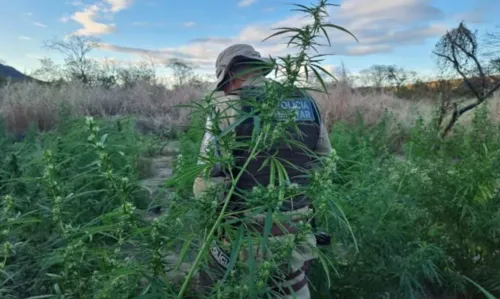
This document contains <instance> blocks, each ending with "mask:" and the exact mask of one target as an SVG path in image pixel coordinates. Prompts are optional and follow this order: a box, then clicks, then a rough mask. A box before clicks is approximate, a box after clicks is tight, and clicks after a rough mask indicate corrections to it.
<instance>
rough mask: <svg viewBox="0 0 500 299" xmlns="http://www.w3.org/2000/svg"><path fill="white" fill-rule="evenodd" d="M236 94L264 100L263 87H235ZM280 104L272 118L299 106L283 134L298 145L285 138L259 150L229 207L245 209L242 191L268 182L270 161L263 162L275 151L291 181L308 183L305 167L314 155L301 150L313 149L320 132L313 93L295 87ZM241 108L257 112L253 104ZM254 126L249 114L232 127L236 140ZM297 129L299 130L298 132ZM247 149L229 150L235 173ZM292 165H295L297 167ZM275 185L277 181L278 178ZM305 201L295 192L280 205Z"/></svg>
mask: <svg viewBox="0 0 500 299" xmlns="http://www.w3.org/2000/svg"><path fill="white" fill-rule="evenodd" d="M235 94H237V95H238V96H239V97H240V99H241V100H242V101H243V103H245V101H246V100H248V99H249V98H250V99H252V100H253V99H255V100H256V101H260V102H261V101H263V100H264V98H263V96H262V95H263V89H262V88H261V87H245V88H242V89H239V90H237V91H236V93H235ZM280 106H281V107H282V108H283V109H284V110H281V109H278V110H279V111H278V112H277V113H276V114H275V115H274V117H275V120H274V121H276V122H279V121H280V117H281V116H282V113H283V111H285V110H288V109H293V108H294V107H295V108H297V109H298V111H297V112H298V115H297V118H296V120H295V122H296V124H297V126H295V127H293V128H289V129H288V132H290V133H289V134H286V136H287V137H286V139H285V140H293V141H295V142H299V143H300V144H301V146H297V145H296V144H294V143H290V142H286V141H279V142H276V143H275V144H273V145H272V147H271V148H270V150H268V151H267V152H265V153H259V154H258V155H257V158H256V159H254V160H252V161H250V163H249V165H248V166H247V168H246V170H245V171H244V172H243V174H242V176H241V178H240V179H239V181H238V183H237V185H236V193H237V194H235V195H233V196H232V198H231V202H230V205H229V209H230V210H233V211H234V210H242V209H243V210H244V209H247V208H248V206H246V205H245V200H244V197H245V195H244V194H245V193H246V192H249V191H251V189H252V188H253V187H254V186H259V185H263V186H267V185H268V184H269V182H270V172H271V168H270V165H264V166H263V163H264V161H265V160H266V158H267V157H269V155H275V157H277V158H278V159H279V160H280V162H281V164H282V165H283V166H284V168H285V169H286V172H287V174H288V177H289V179H290V182H291V183H296V184H298V185H299V186H307V185H308V183H309V182H310V179H309V177H308V176H307V175H306V174H307V173H306V172H305V171H307V170H310V169H311V166H312V164H313V163H314V162H315V161H314V158H312V157H311V153H310V152H309V153H308V152H307V151H305V150H304V147H305V148H307V149H308V150H309V151H314V150H315V149H316V144H317V142H318V139H319V135H320V122H321V120H320V113H319V111H318V108H317V105H316V103H315V101H314V99H313V98H312V97H310V96H309V95H307V94H306V93H304V92H302V91H300V90H299V89H297V90H296V91H295V93H293V94H291V95H290V96H288V97H286V98H285V99H284V100H283V101H282V102H281V103H280ZM241 109H242V111H243V112H244V113H249V114H251V115H256V114H257V113H256V112H254V111H253V109H252V107H251V106H248V105H243V106H242V107H241ZM254 126H255V123H254V118H253V117H248V118H247V119H246V120H244V121H243V122H242V123H240V124H239V125H238V126H237V127H236V128H235V133H236V140H237V141H238V142H245V141H249V140H250V139H251V136H252V133H253V130H254ZM298 131H299V132H300V133H297V132H298ZM250 150H251V149H248V148H245V149H236V150H233V152H232V154H233V157H234V159H235V167H234V168H233V170H232V172H233V174H234V175H235V176H236V175H237V174H238V173H239V172H240V170H241V168H242V167H243V165H244V164H245V161H246V160H247V158H248V156H249V155H250ZM292 165H295V166H298V168H299V169H298V168H297V167H293V166H292ZM304 170H305V171H304ZM275 185H276V186H277V185H278V182H277V181H276V183H275ZM240 194H241V196H240ZM308 205H309V200H308V199H307V198H306V197H305V196H298V197H297V198H292V199H289V200H286V201H285V202H284V203H283V205H282V206H281V207H280V210H282V211H291V210H297V209H300V208H303V207H305V206H308Z"/></svg>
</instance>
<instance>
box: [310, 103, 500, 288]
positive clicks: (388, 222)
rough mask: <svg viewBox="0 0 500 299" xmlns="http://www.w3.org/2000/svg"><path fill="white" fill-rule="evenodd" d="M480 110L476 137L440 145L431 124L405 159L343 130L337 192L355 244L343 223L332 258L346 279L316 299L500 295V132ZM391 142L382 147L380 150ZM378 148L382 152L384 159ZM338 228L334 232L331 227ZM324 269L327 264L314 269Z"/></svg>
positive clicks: (417, 134) (338, 138)
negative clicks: (499, 225)
mask: <svg viewBox="0 0 500 299" xmlns="http://www.w3.org/2000/svg"><path fill="white" fill-rule="evenodd" d="M486 109H487V107H484V108H483V109H481V110H478V111H477V113H476V115H475V117H474V119H473V121H472V126H470V127H469V128H461V129H460V130H458V131H457V132H456V133H455V134H454V135H453V136H451V137H450V138H449V139H447V140H444V141H443V140H441V139H439V138H438V137H436V136H438V135H437V134H438V132H436V130H435V128H434V127H433V123H432V122H429V123H423V122H421V123H419V124H417V125H416V126H415V127H414V128H413V131H412V132H411V136H410V141H408V142H407V143H406V144H405V149H406V153H405V156H404V157H400V158H398V157H396V156H385V155H382V154H383V153H384V150H381V149H380V148H379V145H378V144H380V143H378V142H374V141H372V140H375V139H376V138H373V139H371V140H370V139H366V138H363V137H367V136H375V135H376V134H375V133H376V132H379V133H378V134H379V136H383V134H380V131H384V130H386V129H385V127H384V125H383V124H382V123H381V124H380V125H379V126H377V127H376V128H375V129H374V130H373V131H372V132H370V133H369V134H366V135H364V134H362V133H360V131H361V129H359V128H358V127H354V128H349V127H347V126H345V125H343V124H336V125H335V126H334V127H333V128H332V135H331V139H332V143H333V144H334V146H335V147H336V149H337V151H338V152H339V156H340V160H339V161H338V165H339V171H338V178H337V179H336V180H335V181H336V183H337V189H336V192H334V193H332V195H331V196H332V197H334V198H335V202H337V203H338V204H339V205H340V206H341V208H342V210H343V211H344V213H345V215H346V217H347V219H348V221H349V224H350V227H351V228H352V231H353V233H354V236H355V237H356V240H357V248H356V247H354V246H353V243H352V241H351V232H350V231H346V230H345V229H342V226H337V225H336V223H334V222H333V223H322V225H323V226H324V227H325V229H328V230H329V231H334V232H335V234H334V235H335V239H336V240H335V241H336V242H335V244H334V245H333V246H332V247H331V248H328V249H324V250H323V251H324V252H325V254H326V256H328V257H329V258H330V259H331V260H332V261H333V264H334V267H335V270H336V271H337V273H338V277H336V279H335V283H334V284H333V286H332V288H330V289H326V288H325V287H324V286H321V285H320V282H321V281H324V279H325V278H324V277H323V275H321V274H320V273H321V272H318V270H317V269H316V270H315V271H313V275H312V281H313V284H314V285H315V286H316V287H317V290H316V293H315V296H317V297H313V298H382V297H384V298H386V296H389V297H390V298H433V297H440V296H449V297H451V298H462V297H463V298H477V296H481V295H485V294H487V292H489V293H490V296H491V297H489V298H493V295H495V296H498V295H499V294H500V288H499V284H498V281H499V276H498V271H497V269H498V267H499V266H500V259H499V257H498V248H499V247H498V246H499V243H498V242H499V239H498V227H497V225H496V223H498V220H499V218H498V217H499V215H500V205H499V204H500V200H499V199H500V198H499V193H498V190H499V189H498V186H499V185H498V182H499V181H498V177H499V174H500V173H499V171H498V161H499V160H498V153H499V150H500V142H499V141H498V140H500V139H499V137H500V136H498V134H499V133H498V132H499V130H498V124H494V123H493V122H491V120H489V119H488V117H487V116H488V114H487V113H486V112H487V110H486ZM382 142H383V141H382ZM377 149H378V150H377ZM332 224H333V225H332ZM316 267H319V265H316Z"/></svg>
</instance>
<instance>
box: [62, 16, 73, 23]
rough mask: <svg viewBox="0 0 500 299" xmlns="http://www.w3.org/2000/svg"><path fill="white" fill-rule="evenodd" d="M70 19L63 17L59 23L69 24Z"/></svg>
mask: <svg viewBox="0 0 500 299" xmlns="http://www.w3.org/2000/svg"><path fill="white" fill-rule="evenodd" d="M70 19H71V18H70V17H68V16H63V17H60V18H59V22H61V23H67V22H69V20H70Z"/></svg>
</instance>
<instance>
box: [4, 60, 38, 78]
mask: <svg viewBox="0 0 500 299" xmlns="http://www.w3.org/2000/svg"><path fill="white" fill-rule="evenodd" d="M1 77H3V78H10V79H11V80H13V81H23V80H36V79H34V78H32V77H30V76H27V75H25V74H23V73H21V72H20V71H18V70H16V69H15V68H13V67H11V66H8V65H5V64H1V63H0V78H1Z"/></svg>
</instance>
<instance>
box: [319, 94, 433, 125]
mask: <svg viewBox="0 0 500 299" xmlns="http://www.w3.org/2000/svg"><path fill="white" fill-rule="evenodd" d="M312 96H313V97H314V98H315V99H316V100H317V101H318V104H319V105H320V107H321V110H322V111H321V112H322V114H323V117H324V119H325V122H326V124H327V126H328V127H331V126H332V125H333V124H334V123H335V122H338V121H344V122H346V123H348V124H354V123H355V122H357V121H358V119H359V117H361V118H362V119H363V122H364V124H365V125H366V126H370V127H371V126H373V125H375V124H377V123H378V122H379V121H380V119H381V118H382V117H383V116H384V114H385V113H386V112H389V113H390V114H391V115H392V116H393V117H394V119H395V121H396V123H398V124H401V125H404V126H407V127H410V126H411V125H412V124H413V123H414V121H415V120H416V119H417V117H418V116H419V115H420V116H423V117H424V118H427V117H429V116H430V114H431V112H432V104H431V101H430V100H421V101H418V102H414V101H408V100H401V99H398V98H396V97H395V96H393V95H391V94H386V93H380V92H375V91H374V92H372V93H370V94H361V93H359V92H357V91H355V90H352V89H351V88H349V87H348V86H345V85H340V86H338V87H333V88H329V89H328V93H319V92H313V93H312Z"/></svg>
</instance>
